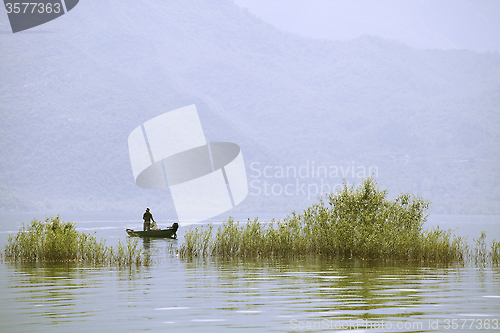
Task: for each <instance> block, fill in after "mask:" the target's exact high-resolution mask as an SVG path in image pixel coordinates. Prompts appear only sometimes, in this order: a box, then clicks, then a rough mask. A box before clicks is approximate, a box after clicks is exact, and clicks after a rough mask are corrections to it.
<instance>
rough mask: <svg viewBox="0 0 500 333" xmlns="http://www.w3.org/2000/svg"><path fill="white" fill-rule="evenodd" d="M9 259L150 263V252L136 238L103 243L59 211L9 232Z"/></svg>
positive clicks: (6, 248) (121, 264)
mask: <svg viewBox="0 0 500 333" xmlns="http://www.w3.org/2000/svg"><path fill="white" fill-rule="evenodd" d="M4 256H5V258H6V259H9V260H22V261H37V262H61V261H83V262H87V263H93V264H103V265H118V266H123V265H126V266H130V265H149V264H150V263H151V256H150V255H149V254H148V253H146V252H145V251H144V248H143V247H141V246H139V243H138V240H137V239H134V240H130V239H128V240H127V242H126V243H125V244H122V243H121V241H118V245H116V246H114V247H113V246H109V247H108V246H106V241H105V240H103V239H101V240H99V241H98V240H97V239H96V237H95V236H94V235H90V234H86V233H80V232H78V231H77V230H76V228H75V224H74V223H71V222H63V221H61V220H60V218H59V215H58V216H56V217H47V218H45V221H38V220H36V219H33V221H31V224H29V225H25V224H24V223H22V224H21V228H20V230H19V231H18V232H17V233H16V234H13V235H9V238H8V241H7V244H6V246H5V250H4Z"/></svg>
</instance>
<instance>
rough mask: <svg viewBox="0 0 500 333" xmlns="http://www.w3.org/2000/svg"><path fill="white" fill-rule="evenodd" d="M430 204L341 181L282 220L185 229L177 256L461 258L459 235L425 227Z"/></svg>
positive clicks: (370, 182)
mask: <svg viewBox="0 0 500 333" xmlns="http://www.w3.org/2000/svg"><path fill="white" fill-rule="evenodd" d="M428 207H429V202H428V201H427V200H425V199H423V198H421V197H418V196H415V195H412V194H409V193H404V194H400V195H398V196H397V197H396V198H395V199H394V200H392V201H391V200H389V199H388V198H387V191H385V190H379V189H377V187H376V182H375V180H373V179H372V178H368V179H366V180H364V181H363V182H362V183H361V184H360V185H359V186H357V187H356V186H354V185H352V186H348V185H347V184H346V183H344V186H343V188H342V190H340V191H338V192H336V193H330V194H327V195H325V196H324V197H322V198H320V199H319V201H318V202H317V203H315V204H313V205H312V206H311V207H309V208H307V209H306V210H304V212H302V213H301V214H296V213H295V212H293V213H292V214H291V215H289V216H287V217H286V218H285V219H283V220H279V221H274V220H272V221H271V222H269V223H267V224H265V223H260V222H259V221H258V220H257V219H255V220H254V221H250V220H249V221H248V222H247V223H246V224H244V225H240V224H239V222H235V221H234V220H233V219H232V218H229V220H227V221H225V222H224V223H223V225H222V226H221V227H219V228H218V230H217V232H216V234H215V235H213V227H212V225H209V226H208V227H205V228H198V227H196V228H194V229H191V230H188V231H187V232H186V235H185V242H184V243H183V244H182V246H181V250H180V254H181V255H182V256H184V257H203V256H217V257H233V256H239V257H248V256H250V257H266V258H268V257H290V256H304V255H321V256H327V257H336V258H353V257H354V258H360V259H384V260H421V261H438V262H450V261H463V260H464V259H465V258H466V256H467V253H468V246H467V244H466V243H465V242H464V240H463V239H462V238H461V237H456V236H454V235H453V234H452V233H451V231H444V230H441V229H439V228H437V229H436V228H435V229H431V230H423V224H424V222H425V221H426V219H427V215H426V211H427V209H428ZM496 251H497V253H498V248H497V250H496Z"/></svg>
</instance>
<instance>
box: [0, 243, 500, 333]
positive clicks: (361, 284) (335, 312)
mask: <svg viewBox="0 0 500 333" xmlns="http://www.w3.org/2000/svg"><path fill="white" fill-rule="evenodd" d="M143 246H144V247H145V249H146V250H148V251H151V253H154V258H155V259H154V260H155V264H153V265H152V266H149V267H141V268H121V269H119V268H110V267H88V266H83V265H79V264H75V263H66V264H45V265H40V264H38V265H37V264H22V263H9V262H4V263H2V264H0V280H1V281H2V283H1V287H0V288H1V290H0V295H1V296H0V300H1V303H0V304H1V305H0V307H1V309H0V313H1V317H2V318H1V322H0V331H2V332H55V331H61V332H63V331H65V332H66V331H68V332H89V331H99V332H100V331H106V332H126V331H145V330H149V331H162V332H163V331H166V330H168V331H182V332H188V331H200V332H202V331H207V330H208V331H212V330H215V331H219V330H224V329H225V330H226V331H227V330H229V331H232V330H234V329H235V328H238V329H239V330H247V331H256V330H257V329H259V331H295V330H298V331H300V329H299V328H298V326H297V325H298V323H302V325H303V326H302V327H305V325H306V323H308V322H309V323H312V324H315V323H316V324H317V326H316V328H318V330H320V329H321V328H325V327H324V326H321V324H323V325H325V324H326V323H328V325H335V324H342V323H344V324H348V323H349V320H351V321H356V320H367V322H368V323H376V322H380V321H385V322H391V323H396V322H412V323H414V322H421V323H422V324H423V330H413V329H408V330H405V329H402V330H397V329H394V330H393V331H394V332H396V331H399V332H401V331H408V332H412V331H433V332H436V331H449V330H446V329H445V328H444V324H445V322H444V321H445V320H446V319H449V320H452V319H464V318H466V319H471V318H474V319H475V318H479V319H483V320H484V319H489V320H493V319H497V320H500V315H499V314H500V270H499V269H498V268H491V267H490V268H488V267H483V268H481V267H476V266H465V267H461V266H433V265H429V264H427V265H412V264H406V263H404V264H398V263H384V262H376V261H371V262H368V261H355V260H349V261H335V260H328V259H324V258H323V259H320V258H318V259H301V260H300V259H297V260H249V259H246V260H230V261H215V260H213V259H211V260H205V261H188V260H185V259H180V258H178V257H176V256H175V249H176V247H178V241H172V240H149V241H144V243H143ZM436 319H437V320H439V323H440V327H439V330H426V329H425V328H426V325H427V323H428V322H429V320H431V321H435V320H436ZM293 323H294V324H295V325H296V326H293V325H292V324H293ZM360 329H362V330H365V328H363V327H360ZM312 330H313V331H314V329H312ZM325 330H331V327H330V326H329V327H328V329H326V328H325ZM366 331H368V332H379V331H380V332H382V331H387V330H379V329H367V330H366ZM469 331H470V330H469ZM472 331H474V330H472Z"/></svg>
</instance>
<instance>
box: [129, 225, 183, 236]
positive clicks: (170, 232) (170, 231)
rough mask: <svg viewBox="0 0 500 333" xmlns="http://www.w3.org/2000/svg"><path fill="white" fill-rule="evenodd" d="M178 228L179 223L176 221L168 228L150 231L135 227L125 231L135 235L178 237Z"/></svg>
mask: <svg viewBox="0 0 500 333" xmlns="http://www.w3.org/2000/svg"><path fill="white" fill-rule="evenodd" d="M177 229H179V223H174V224H172V226H171V227H169V228H167V229H156V230H149V231H135V230H133V229H125V231H126V232H127V234H129V236H135V237H161V238H172V239H177Z"/></svg>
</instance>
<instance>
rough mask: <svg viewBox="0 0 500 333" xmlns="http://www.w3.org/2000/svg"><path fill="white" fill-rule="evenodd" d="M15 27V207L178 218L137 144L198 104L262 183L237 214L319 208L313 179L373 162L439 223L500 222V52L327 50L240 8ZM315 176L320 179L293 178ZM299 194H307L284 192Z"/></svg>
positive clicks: (9, 81) (223, 3)
mask: <svg viewBox="0 0 500 333" xmlns="http://www.w3.org/2000/svg"><path fill="white" fill-rule="evenodd" d="M9 29H10V28H9V26H8V22H7V18H6V17H4V18H1V19H0V31H1V32H3V33H2V34H0V48H1V49H2V52H1V53H0V66H1V71H2V75H1V76H0V112H1V114H0V135H1V137H2V139H1V140H0V153H1V155H2V159H0V185H1V186H2V191H0V209H3V210H12V209H13V210H31V209H44V210H110V211H112V210H137V209H141V210H142V209H143V208H144V206H145V205H149V206H153V207H155V209H156V210H160V209H165V210H171V209H172V208H171V206H168V205H167V204H165V203H166V202H167V203H168V202H169V197H168V192H167V191H155V190H154V191H151V190H144V189H141V188H138V187H137V186H136V185H135V184H134V179H133V176H132V171H131V167H130V162H129V157H128V147H127V138H128V135H129V133H130V132H131V131H132V130H133V129H134V128H135V127H137V126H138V125H139V124H141V123H143V122H144V121H146V120H148V119H151V118H153V117H155V116H157V115H160V114H162V113H164V112H167V111H170V110H173V109H176V108H178V107H182V106H185V105H189V104H196V105H197V107H198V111H199V113H200V118H201V122H202V125H203V127H204V131H205V134H206V136H207V139H208V140H210V141H229V142H235V143H238V144H239V145H240V146H241V148H242V152H243V156H244V159H245V163H246V166H247V172H248V174H249V181H254V182H253V183H252V184H253V185H254V186H253V187H252V189H251V194H250V195H249V196H248V198H247V199H246V200H245V201H244V203H243V204H242V205H241V206H239V207H237V208H236V209H237V210H238V211H249V212H250V211H251V212H276V211H290V210H291V209H294V208H296V209H300V208H302V207H304V206H305V205H307V204H308V203H310V202H311V200H314V199H315V197H316V196H315V195H308V193H305V194H304V193H303V192H302V191H301V190H299V189H298V188H296V187H299V188H300V185H301V184H304V185H305V186H306V187H305V188H307V186H309V185H310V184H317V185H319V186H320V185H321V184H322V183H321V180H323V181H324V182H328V183H329V184H331V185H333V184H338V183H340V182H342V178H343V176H345V177H346V179H347V180H348V181H353V180H356V181H359V180H360V178H361V177H360V176H364V175H367V174H368V173H369V172H368V169H369V168H370V167H372V168H371V171H374V170H375V171H376V174H375V176H376V177H377V178H378V181H379V184H380V185H381V186H382V187H389V189H390V190H391V194H392V193H397V192H399V191H412V192H415V193H418V194H422V195H425V196H426V197H428V198H429V199H431V200H432V201H433V212H441V213H499V212H500V183H499V176H498V170H499V166H500V156H499V152H500V149H499V148H500V147H499V142H500V140H499V139H500V137H499V136H500V133H499V131H500V119H499V115H500V112H499V111H500V95H499V94H500V89H499V88H500V56H499V55H498V54H496V53H476V52H472V51H456V50H453V51H436V50H425V51H424V50H417V49H414V48H411V47H409V46H406V45H404V44H400V43H397V42H393V41H388V40H385V39H382V38H377V37H369V36H364V37H360V38H357V39H354V40H351V41H347V42H328V41H319V40H313V39H308V38H303V37H299V36H295V35H292V34H288V33H284V32H281V31H279V30H277V29H275V28H274V27H272V26H270V25H269V24H266V23H264V22H262V21H261V20H259V19H257V18H256V17H254V16H253V15H251V14H249V13H248V12H247V11H245V10H243V9H240V8H239V7H237V6H236V5H234V4H233V3H232V1H229V0H218V1H202V0H198V1H189V2H179V1H165V2H163V1H162V2H158V1H152V0H149V1H141V2H140V3H138V2H136V1H121V2H120V3H119V5H117V3H116V2H112V1H106V0H100V1H97V0H94V1H91V0H88V1H85V2H81V3H80V4H79V6H77V7H75V8H74V9H73V10H72V11H71V12H70V13H68V14H67V15H65V16H64V17H62V18H60V19H58V20H54V21H52V22H49V23H47V24H44V25H43V26H40V27H38V28H33V29H31V30H30V31H26V32H20V33H17V34H11V33H10V34H9V33H8V31H9ZM306 165H307V166H308V169H309V170H310V173H309V175H308V176H309V178H306V177H301V176H300V175H295V176H294V175H292V174H288V176H289V177H288V178H287V177H285V176H283V177H281V175H280V174H279V167H280V166H281V167H283V168H285V169H286V167H289V168H288V169H289V171H290V172H291V171H292V170H293V169H294V168H295V169H296V170H298V169H299V168H300V167H301V166H303V167H304V168H303V170H305V166H306ZM312 165H314V166H315V167H316V169H315V171H320V172H321V171H322V170H323V169H321V168H319V167H321V166H322V167H324V168H326V169H328V171H329V174H328V175H326V177H324V176H323V177H322V178H321V177H313V175H312V173H311V172H312V168H311V166H312ZM266 166H268V168H267V169H266V170H267V171H268V172H267V173H266V174H264V168H265V167H266ZM347 168H350V169H349V172H348V169H347ZM353 168H354V170H355V171H356V172H355V173H353V172H352V170H353ZM363 168H365V173H364V174H363V173H362V172H361V171H362V170H363ZM335 170H337V172H336V173H335V172H334V171H335ZM271 171H272V173H270V172H271ZM267 176H271V177H267ZM266 181H267V182H268V184H269V186H272V185H273V184H274V185H275V188H274V189H275V191H274V194H273V193H270V195H265V194H264V182H266ZM299 183H300V184H299ZM287 184H294V185H293V186H290V187H289V189H290V191H289V192H288V193H292V191H291V188H292V187H293V188H294V191H293V195H288V194H285V193H281V194H279V195H278V192H279V190H280V189H281V190H282V191H283V190H284V188H285V186H286V185H287ZM311 188H312V189H314V186H312V185H311ZM258 189H259V190H261V193H260V194H259V195H256V194H257V192H258ZM269 190H270V189H269ZM309 194H310V193H309ZM308 197H309V198H308ZM167 206H168V207H167ZM230 213H231V212H229V214H230Z"/></svg>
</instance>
